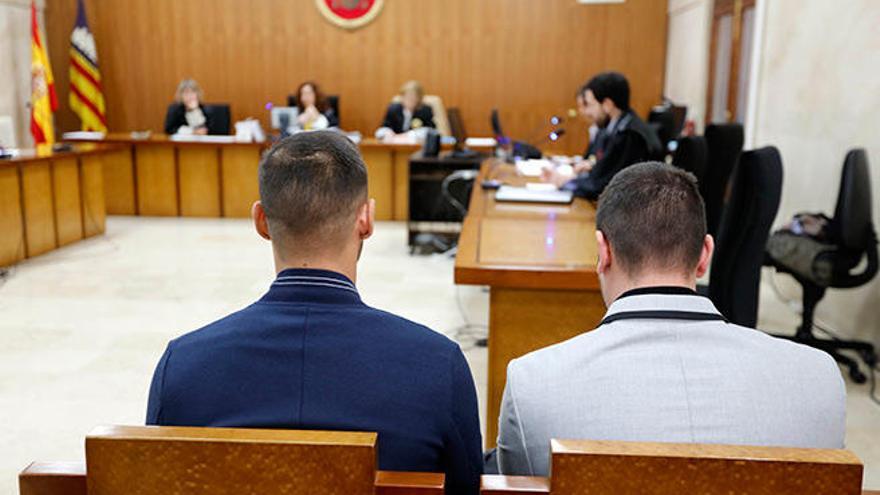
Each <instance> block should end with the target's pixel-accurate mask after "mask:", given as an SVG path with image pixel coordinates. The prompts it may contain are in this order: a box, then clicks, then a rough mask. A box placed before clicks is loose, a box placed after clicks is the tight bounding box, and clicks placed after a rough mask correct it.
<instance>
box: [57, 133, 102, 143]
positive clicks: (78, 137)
mask: <svg viewBox="0 0 880 495" xmlns="http://www.w3.org/2000/svg"><path fill="white" fill-rule="evenodd" d="M105 136H106V135H105V134H104V133H103V132H96V131H72V132H65V133H64V134H62V135H61V139H63V140H65V141H100V140H102V139H104V137H105Z"/></svg>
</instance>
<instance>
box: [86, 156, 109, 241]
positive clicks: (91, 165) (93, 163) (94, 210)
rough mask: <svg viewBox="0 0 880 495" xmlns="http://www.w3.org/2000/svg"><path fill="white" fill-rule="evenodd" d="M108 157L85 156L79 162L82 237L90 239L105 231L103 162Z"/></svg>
mask: <svg viewBox="0 0 880 495" xmlns="http://www.w3.org/2000/svg"><path fill="white" fill-rule="evenodd" d="M107 158H111V157H110V156H109V155H107V154H104V155H85V156H83V157H81V158H80V160H79V180H80V191H81V192H82V219H83V236H85V237H92V236H95V235H98V234H103V233H104V231H105V230H106V223H107V210H106V206H105V199H104V198H105V195H104V168H105V165H104V160H106V159H107Z"/></svg>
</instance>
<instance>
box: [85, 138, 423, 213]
mask: <svg viewBox="0 0 880 495" xmlns="http://www.w3.org/2000/svg"><path fill="white" fill-rule="evenodd" d="M100 142H104V143H114V144H118V145H121V146H122V148H121V149H119V150H118V151H117V152H115V153H113V154H111V155H108V157H107V159H105V161H104V178H105V182H106V184H107V187H106V202H107V212H108V213H109V214H111V215H148V216H192V217H234V218H246V217H249V216H250V211H251V205H252V204H253V203H254V201H256V200H257V199H259V187H258V182H257V168H258V165H259V163H260V157H261V155H262V153H263V151H264V150H266V149H267V147H268V144H267V143H239V142H212V141H200V140H193V141H189V140H186V141H181V140H174V139H171V138H170V137H169V136H166V135H161V134H158V135H156V134H154V135H151V136H150V137H148V138H145V139H135V138H133V137H132V135H131V134H128V133H111V134H108V135H107V136H106V137H105V138H104V139H101V140H100ZM359 147H360V150H361V153H362V155H363V157H364V161H365V162H366V164H367V171H368V174H369V194H370V197H372V198H375V200H376V220H401V221H404V220H407V216H408V214H409V157H410V155H412V154H413V153H414V152H416V151H418V150H419V149H420V148H421V146H420V145H416V144H389V143H385V142H382V141H378V140H376V139H373V138H367V139H363V140H362V141H361V142H360V144H359Z"/></svg>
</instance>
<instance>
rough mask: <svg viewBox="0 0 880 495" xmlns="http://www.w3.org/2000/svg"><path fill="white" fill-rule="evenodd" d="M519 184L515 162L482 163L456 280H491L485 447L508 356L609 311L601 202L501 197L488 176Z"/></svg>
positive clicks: (562, 336) (586, 326)
mask: <svg viewBox="0 0 880 495" xmlns="http://www.w3.org/2000/svg"><path fill="white" fill-rule="evenodd" d="M490 178H491V179H498V180H500V181H501V182H503V183H507V184H514V185H522V184H524V183H525V182H526V179H525V178H523V177H519V176H517V174H516V170H515V168H514V167H513V165H509V164H505V163H502V162H500V161H499V160H498V159H495V158H491V159H488V160H486V161H484V162H483V164H482V167H481V170H480V174H479V176H478V177H477V180H476V185H475V186H474V190H473V193H472V195H471V202H470V206H469V208H468V214H467V216H466V217H465V219H464V224H463V225H462V231H461V236H460V237H459V241H458V254H457V255H456V257H455V283H456V284H473V285H488V286H489V364H488V398H487V407H486V410H487V414H486V421H487V424H486V438H485V442H486V447H487V448H490V447H493V446H494V445H495V440H496V436H497V433H498V414H499V409H500V405H501V397H502V394H503V393H504V384H505V383H506V381H507V363H509V362H510V360H512V359H514V358H517V357H519V356H522V355H523V354H527V353H529V352H531V351H534V350H537V349H540V348H543V347H547V346H549V345H552V344H556V343H558V342H562V341H563V340H567V339H569V338H571V337H574V336H575V335H578V334H580V333H582V332H584V331H586V330H590V329H592V328H595V327H596V325H597V324H598V323H599V321H600V320H601V319H602V316H603V315H604V314H605V303H604V302H603V300H602V295H601V293H600V292H599V279H598V275H597V274H596V266H595V265H596V256H597V247H596V237H595V230H596V209H595V207H594V206H593V204H592V203H590V202H588V201H586V200H583V199H579V198H578V199H575V201H574V202H573V203H572V204H570V205H550V204H523V203H498V202H496V201H495V191H494V190H482V189H481V188H480V186H479V184H480V183H481V181H482V180H483V179H490Z"/></svg>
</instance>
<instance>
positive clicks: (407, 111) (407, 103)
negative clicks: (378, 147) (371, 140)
mask: <svg viewBox="0 0 880 495" xmlns="http://www.w3.org/2000/svg"><path fill="white" fill-rule="evenodd" d="M424 96H425V91H424V89H422V85H421V84H420V83H419V82H418V81H408V82H406V83H404V85H403V86H401V87H400V102H399V103H391V104H390V105H388V110H387V111H386V112H385V118H384V119H383V120H382V127H380V128H379V129H378V130H376V137H377V138H378V139H386V138H389V137H393V136H395V135H397V134H403V133H406V132H408V131H413V130H417V129H421V128H425V127H434V111H433V110H431V107H429V106H428V105H425V104H423V103H422V98H424Z"/></svg>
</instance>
